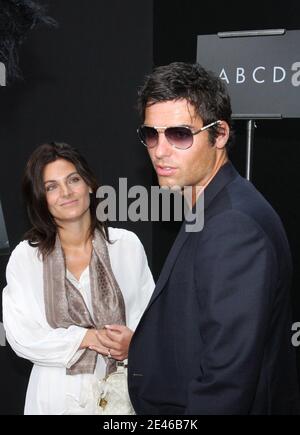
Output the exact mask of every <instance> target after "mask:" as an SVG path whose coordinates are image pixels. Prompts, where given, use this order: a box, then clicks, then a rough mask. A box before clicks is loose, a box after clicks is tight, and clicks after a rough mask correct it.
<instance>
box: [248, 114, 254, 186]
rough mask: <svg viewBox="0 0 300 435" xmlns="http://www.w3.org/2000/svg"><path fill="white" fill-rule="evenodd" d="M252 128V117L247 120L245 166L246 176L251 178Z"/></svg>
mask: <svg viewBox="0 0 300 435" xmlns="http://www.w3.org/2000/svg"><path fill="white" fill-rule="evenodd" d="M254 128H255V121H254V120H253V119H251V120H249V121H247V163H246V165H247V168H246V178H247V180H249V181H250V180H251V176H252V158H253V145H254V142H253V141H254Z"/></svg>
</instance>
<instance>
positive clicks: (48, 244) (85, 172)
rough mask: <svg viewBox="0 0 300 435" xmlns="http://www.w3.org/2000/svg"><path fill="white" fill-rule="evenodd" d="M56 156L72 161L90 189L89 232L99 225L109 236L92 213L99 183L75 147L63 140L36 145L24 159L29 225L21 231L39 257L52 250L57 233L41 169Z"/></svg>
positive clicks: (96, 201)
mask: <svg viewBox="0 0 300 435" xmlns="http://www.w3.org/2000/svg"><path fill="white" fill-rule="evenodd" d="M58 159H64V160H68V161H69V162H71V163H73V165H74V166H75V168H76V171H77V172H78V174H79V175H80V176H81V177H82V178H83V180H84V181H85V183H86V184H87V185H88V186H89V187H90V188H91V189H92V194H90V211H91V228H90V235H91V236H92V235H93V234H94V231H95V229H99V230H100V231H101V233H102V234H103V236H104V237H105V239H106V240H109V238H108V230H107V226H106V224H105V223H103V222H100V221H98V220H97V216H96V209H97V205H98V200H97V198H96V192H97V189H98V187H99V184H98V182H97V180H96V178H95V176H94V174H93V173H92V171H91V169H90V168H89V166H88V164H87V162H86V160H85V159H84V157H82V156H81V154H80V153H79V152H78V151H77V150H76V149H75V148H72V147H71V146H70V145H67V144H65V143H56V142H53V143H49V144H44V145H40V146H39V147H38V148H37V149H36V150H35V151H34V152H33V153H32V155H31V156H30V158H29V160H28V162H27V165H26V169H25V173H24V177H23V183H22V188H23V195H24V199H25V202H26V207H27V213H28V217H29V220H30V222H31V224H32V228H31V229H30V230H29V231H28V232H27V233H26V234H25V239H26V240H28V241H29V244H30V246H34V247H38V248H39V252H40V253H41V254H42V256H43V257H44V256H47V255H48V254H50V253H51V252H52V251H53V249H54V246H55V239H56V234H57V224H56V222H55V220H54V218H53V217H52V215H51V214H50V212H49V210H48V204H47V200H46V191H45V186H44V181H43V172H44V169H45V166H46V165H47V164H48V163H52V162H54V161H56V160H58Z"/></svg>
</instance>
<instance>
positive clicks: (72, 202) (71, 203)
mask: <svg viewBox="0 0 300 435" xmlns="http://www.w3.org/2000/svg"><path fill="white" fill-rule="evenodd" d="M76 203H77V199H75V200H73V201H67V202H64V203H63V204H61V207H71V206H72V205H75V204H76Z"/></svg>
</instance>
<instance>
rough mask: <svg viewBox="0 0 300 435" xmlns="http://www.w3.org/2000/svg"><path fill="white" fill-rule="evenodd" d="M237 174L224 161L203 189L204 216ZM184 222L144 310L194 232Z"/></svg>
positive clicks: (159, 292)
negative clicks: (189, 230) (188, 230)
mask: <svg viewBox="0 0 300 435" xmlns="http://www.w3.org/2000/svg"><path fill="white" fill-rule="evenodd" d="M237 176H238V173H237V171H236V170H235V169H234V167H233V166H232V164H231V163H230V162H228V163H226V164H225V165H224V166H223V167H222V168H221V169H220V170H219V172H218V173H217V174H216V176H215V177H214V179H213V180H212V181H211V182H210V184H209V185H208V186H207V188H206V189H205V191H204V204H205V205H204V207H205V216H207V211H208V208H209V206H210V204H211V203H212V201H213V199H214V198H215V197H216V196H217V195H218V193H219V192H220V191H221V190H222V189H223V188H224V187H225V186H226V185H227V184H228V183H229V182H231V181H232V180H233V179H234V178H235V177H237ZM186 224H190V222H186V221H184V222H183V224H182V226H181V228H180V231H179V233H178V235H177V237H176V239H175V242H174V244H173V246H172V248H171V250H170V252H169V255H168V256H167V259H166V261H165V264H164V266H163V269H162V271H161V274H160V276H159V279H158V281H157V284H156V287H155V290H154V292H153V294H152V297H151V299H150V302H149V304H148V307H147V309H146V311H147V310H148V309H149V307H150V306H151V305H152V304H153V302H154V301H155V300H156V299H157V298H158V296H159V295H160V294H161V292H162V291H163V289H164V287H165V284H166V282H167V280H168V278H169V276H170V273H171V271H172V268H173V266H174V264H175V261H176V259H177V257H178V255H179V253H180V251H181V249H182V247H183V246H184V244H185V242H186V241H187V240H188V238H189V237H190V236H191V235H192V234H194V233H191V232H187V231H186V228H185V227H186Z"/></svg>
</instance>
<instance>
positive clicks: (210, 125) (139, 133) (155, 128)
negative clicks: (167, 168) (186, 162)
mask: <svg viewBox="0 0 300 435" xmlns="http://www.w3.org/2000/svg"><path fill="white" fill-rule="evenodd" d="M220 123H221V121H220V120H218V121H214V122H211V123H210V124H207V125H204V126H203V127H201V128H200V129H199V130H197V131H192V129H191V127H187V126H185V125H176V126H168V127H158V126H155V125H153V126H149V125H145V124H143V125H141V126H140V127H139V128H138V129H137V134H138V137H139V139H140V141H141V142H142V144H143V145H144V146H145V147H146V148H149V149H152V148H155V147H156V146H157V145H158V141H157V144H156V145H154V146H151V147H150V146H149V145H147V144H146V143H145V142H144V141H143V139H142V137H141V129H142V128H143V127H148V128H153V129H154V130H155V131H156V132H157V133H158V134H159V133H164V134H165V131H166V130H167V129H168V128H176V127H178V128H185V129H187V130H189V132H190V133H191V135H192V137H193V138H194V136H195V135H196V134H199V133H201V132H202V131H204V130H207V129H208V128H210V127H213V126H214V125H217V124H220ZM165 138H166V139H167V141H168V143H169V144H170V145H171V146H172V147H174V148H176V149H178V150H182V151H185V150H188V149H189V148H191V147H192V146H193V143H194V140H192V143H191V145H190V146H188V147H187V148H180V147H178V146H176V145H174V144H172V143H171V142H169V140H168V138H167V136H166V135H165Z"/></svg>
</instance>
